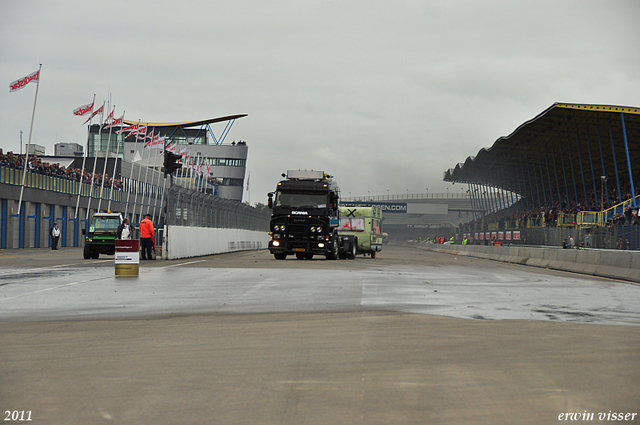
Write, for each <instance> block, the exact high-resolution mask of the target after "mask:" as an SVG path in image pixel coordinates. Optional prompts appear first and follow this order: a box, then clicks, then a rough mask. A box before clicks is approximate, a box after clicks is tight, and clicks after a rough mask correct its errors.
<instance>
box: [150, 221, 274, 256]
mask: <svg viewBox="0 0 640 425" xmlns="http://www.w3.org/2000/svg"><path fill="white" fill-rule="evenodd" d="M165 229H166V230H165V233H164V234H165V236H164V237H165V239H164V241H163V251H162V258H163V259H165V260H174V259H177V258H190V257H200V256H203V255H212V254H222V253H224V252H234V251H249V250H257V249H266V248H267V247H268V246H269V234H268V233H267V232H260V231H255V230H245V229H216V228H207V227H184V226H166V227H165Z"/></svg>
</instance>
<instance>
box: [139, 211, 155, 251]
mask: <svg viewBox="0 0 640 425" xmlns="http://www.w3.org/2000/svg"><path fill="white" fill-rule="evenodd" d="M139 230H140V247H141V248H142V253H141V254H140V259H142V260H153V259H154V258H153V256H152V255H151V251H152V250H153V239H154V238H155V235H156V234H155V231H154V229H153V222H152V221H151V214H147V215H146V216H145V219H144V220H142V221H141V222H140V229H139Z"/></svg>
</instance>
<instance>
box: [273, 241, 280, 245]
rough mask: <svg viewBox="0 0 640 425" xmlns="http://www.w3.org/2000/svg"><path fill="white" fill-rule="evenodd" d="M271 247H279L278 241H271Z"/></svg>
mask: <svg viewBox="0 0 640 425" xmlns="http://www.w3.org/2000/svg"><path fill="white" fill-rule="evenodd" d="M271 245H273V246H280V242H278V241H273V242H272V243H271Z"/></svg>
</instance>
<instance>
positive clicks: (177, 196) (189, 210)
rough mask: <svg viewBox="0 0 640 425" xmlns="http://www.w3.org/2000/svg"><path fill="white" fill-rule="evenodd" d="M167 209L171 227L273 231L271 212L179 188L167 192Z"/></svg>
mask: <svg viewBox="0 0 640 425" xmlns="http://www.w3.org/2000/svg"><path fill="white" fill-rule="evenodd" d="M166 205H167V210H166V213H167V214H166V224H168V225H174V226H189V227H214V228H227V229H247V230H258V231H265V232H268V231H269V220H270V218H271V214H270V213H269V212H268V211H263V210H258V209H256V208H253V207H251V206H249V205H247V204H243V203H242V202H240V201H235V200H231V199H223V198H219V197H217V196H213V195H210V194H207V193H202V192H198V191H195V190H191V189H187V188H184V187H180V186H177V185H173V186H171V187H170V188H169V189H168V190H167V204H166Z"/></svg>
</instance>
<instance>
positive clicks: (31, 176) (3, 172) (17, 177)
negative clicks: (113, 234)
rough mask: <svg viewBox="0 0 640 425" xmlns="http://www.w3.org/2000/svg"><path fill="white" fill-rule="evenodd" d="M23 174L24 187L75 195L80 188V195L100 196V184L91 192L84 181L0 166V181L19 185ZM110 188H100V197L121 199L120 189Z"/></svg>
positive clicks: (114, 199)
mask: <svg viewBox="0 0 640 425" xmlns="http://www.w3.org/2000/svg"><path fill="white" fill-rule="evenodd" d="M23 176H24V187H29V188H34V189H42V190H49V191H52V192H58V193H68V194H70V195H77V194H78V190H80V195H81V196H90V195H91V196H92V197H94V198H99V197H100V186H95V185H94V186H93V193H91V187H92V186H91V185H90V184H86V183H80V182H78V181H75V180H69V179H66V178H63V177H54V176H47V175H45V174H40V173H34V172H32V171H27V172H26V174H25V173H24V169H19V168H13V167H7V166H4V165H2V166H0V183H5V184H11V185H16V186H20V185H22V178H23ZM111 192H112V191H111V188H106V187H105V188H104V190H102V195H103V196H102V199H106V200H109V199H111V200H112V201H116V202H119V201H121V200H122V191H121V190H118V189H114V190H113V195H112V196H111V197H110V195H111Z"/></svg>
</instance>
